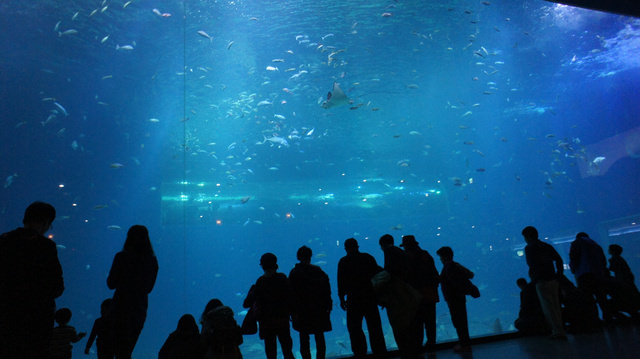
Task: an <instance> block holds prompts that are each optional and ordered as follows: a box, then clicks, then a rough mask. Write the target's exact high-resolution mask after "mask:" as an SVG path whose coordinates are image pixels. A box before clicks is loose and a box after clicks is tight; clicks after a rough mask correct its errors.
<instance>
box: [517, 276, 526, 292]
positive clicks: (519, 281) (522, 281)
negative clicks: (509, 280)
mask: <svg viewBox="0 0 640 359" xmlns="http://www.w3.org/2000/svg"><path fill="white" fill-rule="evenodd" d="M516 284H517V285H518V288H520V290H524V287H526V286H527V280H526V279H524V278H518V279H517V280H516Z"/></svg>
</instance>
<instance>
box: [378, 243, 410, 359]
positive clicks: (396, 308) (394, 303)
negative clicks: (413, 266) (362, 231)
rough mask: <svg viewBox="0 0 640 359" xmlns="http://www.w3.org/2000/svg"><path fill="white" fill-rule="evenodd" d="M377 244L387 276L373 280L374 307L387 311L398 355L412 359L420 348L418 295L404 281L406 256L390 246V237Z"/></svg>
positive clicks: (380, 276) (406, 276) (406, 270)
mask: <svg viewBox="0 0 640 359" xmlns="http://www.w3.org/2000/svg"><path fill="white" fill-rule="evenodd" d="M378 243H379V244H380V248H381V249H382V251H383V252H384V270H385V272H386V273H388V275H387V274H386V273H383V274H380V275H377V276H376V277H374V281H373V287H374V290H375V291H376V294H377V296H378V304H380V305H382V306H383V307H385V308H386V309H387V317H388V318H389V324H391V329H392V330H393V337H394V339H395V341H396V344H397V345H398V350H399V351H400V356H401V357H402V358H403V359H414V358H417V357H418V351H419V346H420V345H419V342H418V335H417V334H418V331H417V328H418V320H417V313H418V307H419V306H420V293H418V292H417V291H416V290H415V289H413V287H411V286H410V285H409V284H407V282H406V280H407V278H408V274H409V268H408V266H407V263H408V262H407V254H406V252H405V251H403V250H402V249H400V248H399V247H396V246H395V245H394V240H393V236H391V235H390V234H385V235H383V236H382V237H380V240H379V241H378ZM385 277H386V278H385Z"/></svg>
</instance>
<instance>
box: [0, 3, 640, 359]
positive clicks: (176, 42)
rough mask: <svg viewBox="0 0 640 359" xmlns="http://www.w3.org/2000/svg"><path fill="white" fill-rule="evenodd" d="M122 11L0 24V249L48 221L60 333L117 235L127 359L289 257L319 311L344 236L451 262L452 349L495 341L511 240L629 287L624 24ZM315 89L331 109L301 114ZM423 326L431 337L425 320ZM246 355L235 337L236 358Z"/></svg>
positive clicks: (94, 309)
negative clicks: (468, 339)
mask: <svg viewBox="0 0 640 359" xmlns="http://www.w3.org/2000/svg"><path fill="white" fill-rule="evenodd" d="M124 4H125V1H121V0H118V1H104V2H102V3H101V2H100V1H97V0H96V1H93V2H90V4H89V3H88V2H86V1H65V2H64V4H62V3H61V2H59V1H38V2H24V1H18V0H5V1H3V2H2V3H1V4H0V27H1V30H2V31H0V48H2V56H0V95H1V96H0V114H1V115H0V116H1V121H2V122H1V123H2V131H0V146H1V149H2V160H1V162H0V163H1V166H0V179H2V181H1V182H3V183H4V186H3V187H2V188H0V192H1V193H2V194H1V196H0V213H1V214H2V216H1V217H0V218H1V219H0V228H2V231H8V230H10V229H13V228H14V227H17V226H19V225H20V221H21V218H22V214H23V210H24V208H26V206H27V205H28V204H29V203H30V202H32V201H34V200H44V201H48V202H50V203H52V204H53V205H54V206H55V207H56V208H57V210H58V219H57V220H56V221H55V223H54V227H53V230H52V231H51V234H52V235H53V239H54V240H55V241H56V242H57V243H58V245H59V257H60V260H61V263H62V266H63V269H64V277H65V284H66V290H65V292H64V294H63V296H62V297H60V298H59V299H58V305H59V306H67V307H69V308H71V309H72V311H73V313H74V315H73V318H72V321H71V324H72V325H74V326H76V328H77V329H79V330H83V331H88V330H90V329H91V325H92V323H93V320H94V319H95V318H96V316H98V314H99V305H100V302H101V301H102V300H103V299H104V298H107V297H109V296H111V295H112V293H111V292H110V291H109V290H108V289H107V287H106V283H105V281H106V276H107V273H108V271H109V268H110V265H111V261H112V259H113V256H114V255H115V253H116V252H117V251H118V250H120V249H121V247H122V244H123V243H124V238H125V234H126V229H127V228H128V227H129V226H131V225H133V224H144V225H146V226H148V228H149V231H150V234H151V238H152V242H153V245H154V249H155V252H156V254H157V256H158V260H159V263H160V272H159V275H158V281H157V284H156V287H155V289H154V290H153V292H152V294H151V295H150V304H149V313H148V319H147V323H146V326H145V328H144V330H143V332H142V335H141V338H140V340H139V342H138V345H137V347H136V351H135V353H134V356H135V357H136V358H152V357H155V356H156V355H157V351H158V350H159V348H160V346H161V345H162V343H163V342H164V340H165V339H166V337H167V336H168V334H169V333H170V332H171V331H173V330H174V329H175V326H176V324H177V321H178V319H179V317H180V316H181V315H182V314H184V313H192V314H194V315H195V316H196V317H198V316H199V315H200V313H201V310H202V309H203V307H204V305H205V304H206V302H207V301H208V300H209V299H210V298H212V297H218V298H220V299H222V301H223V302H224V303H225V304H227V305H229V306H231V307H232V308H233V309H234V311H235V312H236V313H237V314H238V318H237V319H238V321H239V322H240V321H241V320H242V315H241V314H240V312H241V311H242V310H243V308H242V307H241V303H242V300H243V299H244V296H245V295H246V291H247V290H248V288H249V287H250V285H251V284H252V283H254V282H255V279H256V278H257V277H258V276H259V275H261V269H260V267H259V266H258V261H259V257H260V255H262V253H264V252H266V251H271V252H273V253H275V254H276V255H277V256H278V258H279V266H280V270H281V271H283V272H285V273H288V272H289V270H290V269H291V268H292V267H293V266H294V264H295V262H296V261H295V252H296V250H297V248H298V247H300V246H301V245H303V244H304V245H308V246H310V247H311V248H312V249H313V251H314V257H313V262H314V263H317V264H319V265H320V266H321V267H322V268H323V269H324V270H325V271H326V272H327V273H328V274H329V277H330V278H331V280H332V288H333V289H334V294H335V292H336V291H337V288H336V282H335V279H336V267H337V262H338V260H339V259H340V257H342V256H343V255H344V250H343V248H342V241H343V240H344V239H346V238H348V237H351V236H353V237H355V238H357V239H358V240H359V242H360V246H361V250H362V251H365V252H368V253H371V254H372V255H374V256H375V257H376V259H377V260H378V262H379V263H382V253H381V251H380V249H379V247H378V245H377V239H378V238H379V237H380V236H381V235H382V234H384V233H387V232H388V233H391V234H393V235H394V236H395V237H396V240H399V238H400V236H401V235H403V234H414V235H415V236H416V238H417V239H418V241H419V243H420V244H421V246H422V247H423V248H425V249H427V250H429V251H430V252H431V253H432V254H433V253H435V251H436V250H437V249H438V248H439V247H440V246H443V245H448V246H451V247H452V248H453V249H454V251H455V258H456V260H457V261H459V262H460V263H462V264H464V265H465V266H467V267H469V268H470V269H472V270H473V271H474V272H475V273H476V277H475V279H474V282H475V283H476V284H477V285H478V286H479V287H480V289H481V292H482V297H481V298H479V299H476V300H470V301H469V302H468V308H469V321H470V330H471V335H472V336H474V335H488V334H493V333H496V332H497V331H499V330H505V331H508V330H513V327H512V325H511V323H513V320H514V319H515V318H516V317H517V313H518V304H519V303H518V290H517V287H516V285H515V280H516V279H517V278H518V277H521V276H524V277H526V274H527V266H526V263H525V261H524V258H523V257H522V253H521V252H520V250H521V249H522V247H523V246H524V242H523V240H522V238H521V236H520V230H521V229H522V228H523V227H524V226H526V225H535V226H537V227H538V229H539V231H540V233H541V235H542V236H544V237H545V238H547V239H548V240H550V241H551V242H553V243H555V244H556V248H557V249H558V251H559V252H560V253H561V255H562V256H563V257H564V258H565V259H566V260H568V256H567V254H568V246H569V243H568V242H567V241H568V240H570V239H571V238H572V237H573V236H574V235H575V233H577V232H578V231H586V232H587V233H589V234H591V236H592V237H593V238H595V239H596V240H597V241H598V242H599V243H600V244H601V245H603V246H606V245H608V244H610V243H619V244H621V245H623V247H624V248H625V251H624V253H623V256H624V257H625V258H627V260H628V261H629V264H630V265H631V267H632V270H634V271H635V272H636V274H637V273H638V270H639V269H640V254H639V253H640V245H639V244H638V243H640V242H638V239H640V237H639V235H638V231H637V230H638V229H640V228H638V225H637V223H638V222H639V221H640V203H639V199H640V193H639V188H640V187H638V185H637V181H638V177H639V175H640V162H639V160H638V157H639V156H640V130H639V128H640V102H638V94H639V93H640V57H638V56H637V54H638V53H640V21H639V20H637V19H632V18H626V17H622V16H616V15H607V14H602V13H597V12H591V11H587V10H581V9H575V8H571V7H564V6H557V5H554V4H551V3H548V2H544V1H518V2H505V1H494V2H491V4H484V3H483V2H481V1H449V2H427V1H390V0H387V1H367V2H362V1H355V0H343V1H327V0H318V1H313V2H312V1H302V0H297V1H293V0H288V1H287V0H285V1H264V0H261V1H258V0H252V1H240V0H238V1H189V2H181V1H173V0H172V1H162V2H159V1H150V0H137V1H133V2H131V3H130V4H128V5H127V6H126V7H124V6H123V5H124ZM154 8H157V9H158V12H159V13H160V15H158V14H156V13H155V12H154V11H152V10H153V9H154ZM96 9H97V11H96V12H95V13H94V14H93V15H91V16H90V14H91V12H92V11H93V10H96ZM76 12H77V13H78V15H77V16H76V17H75V19H73V17H74V14H76ZM163 13H165V14H170V15H171V16H161V15H162V14H163ZM385 13H388V14H385ZM383 14H384V15H386V16H383ZM58 22H59V24H58V25H57V26H56V24H57V23H58ZM70 29H73V30H76V31H77V33H66V34H65V33H64V32H65V31H67V30H70ZM198 31H204V32H205V33H206V34H207V36H209V37H210V38H207V37H205V36H203V35H202V34H199V33H198ZM72 32H73V31H72ZM107 36H108V37H107ZM125 45H128V46H131V47H132V49H128V50H127V49H126V48H122V46H125ZM117 47H118V49H116V48H117ZM268 67H269V68H268ZM271 67H274V68H275V67H277V70H275V69H272V68H271ZM334 82H338V83H339V84H340V86H341V88H342V89H343V90H344V92H345V93H346V95H347V96H348V97H349V98H350V99H351V100H352V104H348V105H343V106H339V107H334V108H329V109H323V108H322V107H321V105H320V104H321V102H322V101H323V100H325V99H326V95H327V92H329V91H331V90H332V84H333V83H334ZM261 101H266V102H262V104H260V103H261ZM267 102H268V104H266V103H267ZM56 103H57V105H56ZM58 105H59V106H62V107H63V108H64V111H66V114H65V113H64V112H63V111H62V110H61V108H60V107H59V106H58ZM265 138H266V139H267V140H266V141H265ZM270 138H271V139H272V140H271V141H269V140H268V139H270ZM283 140H286V145H285V144H284V143H283ZM243 198H244V199H245V201H244V202H246V203H243ZM247 199H248V200H247ZM118 228H119V229H118ZM438 268H439V269H440V265H439V263H438ZM569 276H570V275H569ZM570 277H571V276H570ZM571 279H573V278H571ZM334 303H338V298H337V296H335V295H334ZM382 316H383V318H384V317H385V316H386V315H385V314H384V312H383V313H382ZM332 322H333V328H334V329H333V331H332V332H330V333H328V334H327V343H328V353H329V355H347V354H349V353H350V346H349V340H348V335H347V332H346V326H345V315H344V312H343V311H342V310H341V309H340V308H339V307H338V306H337V305H336V307H335V309H334V311H333V312H332ZM384 323H385V324H384V326H385V334H386V335H385V336H386V338H387V344H388V346H390V347H393V346H395V344H394V343H393V339H392V338H393V336H392V334H391V330H390V328H389V326H388V324H387V321H386V319H384ZM438 328H439V330H438V339H439V340H442V341H445V340H452V339H454V338H455V331H454V329H453V327H452V326H451V323H450V320H449V316H448V311H447V309H446V306H445V305H444V303H440V304H439V305H438ZM292 335H293V336H294V338H296V337H297V333H295V332H293V331H292ZM261 345H262V342H261V341H259V340H258V338H257V336H249V337H245V344H244V345H243V347H242V351H243V353H244V355H245V357H247V358H251V357H262V356H263V355H264V354H263V350H262V347H261ZM75 347H76V348H75V349H74V356H76V357H79V356H81V355H83V354H82V353H81V350H82V349H83V347H84V341H82V342H80V343H78V344H76V345H75ZM295 348H297V340H296V344H295V347H294V349H295ZM92 356H95V354H92Z"/></svg>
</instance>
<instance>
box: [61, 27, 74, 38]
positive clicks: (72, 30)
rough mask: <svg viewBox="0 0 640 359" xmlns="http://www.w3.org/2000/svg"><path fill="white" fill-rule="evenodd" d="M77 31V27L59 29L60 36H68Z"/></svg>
mask: <svg viewBox="0 0 640 359" xmlns="http://www.w3.org/2000/svg"><path fill="white" fill-rule="evenodd" d="M77 33H78V30H76V29H69V30H64V31H58V37H62V36H68V35H76V34H77Z"/></svg>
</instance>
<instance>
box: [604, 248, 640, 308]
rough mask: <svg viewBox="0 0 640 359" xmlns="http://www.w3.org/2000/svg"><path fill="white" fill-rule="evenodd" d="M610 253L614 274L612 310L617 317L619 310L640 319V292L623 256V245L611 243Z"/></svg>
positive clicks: (610, 264)
mask: <svg viewBox="0 0 640 359" xmlns="http://www.w3.org/2000/svg"><path fill="white" fill-rule="evenodd" d="M609 254H610V255H611V258H609V271H611V272H612V273H613V275H614V277H613V280H612V281H611V293H610V294H611V301H610V302H609V303H610V310H611V312H612V313H613V314H614V315H615V316H616V317H618V316H620V315H619V312H627V313H629V314H630V315H631V316H632V317H634V318H636V319H638V318H640V315H639V314H638V311H639V310H640V292H638V287H636V283H635V277H634V276H633V273H632V272H631V269H630V268H629V265H628V264H627V261H626V260H625V259H624V258H622V247H621V246H619V245H617V244H611V245H609Z"/></svg>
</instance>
